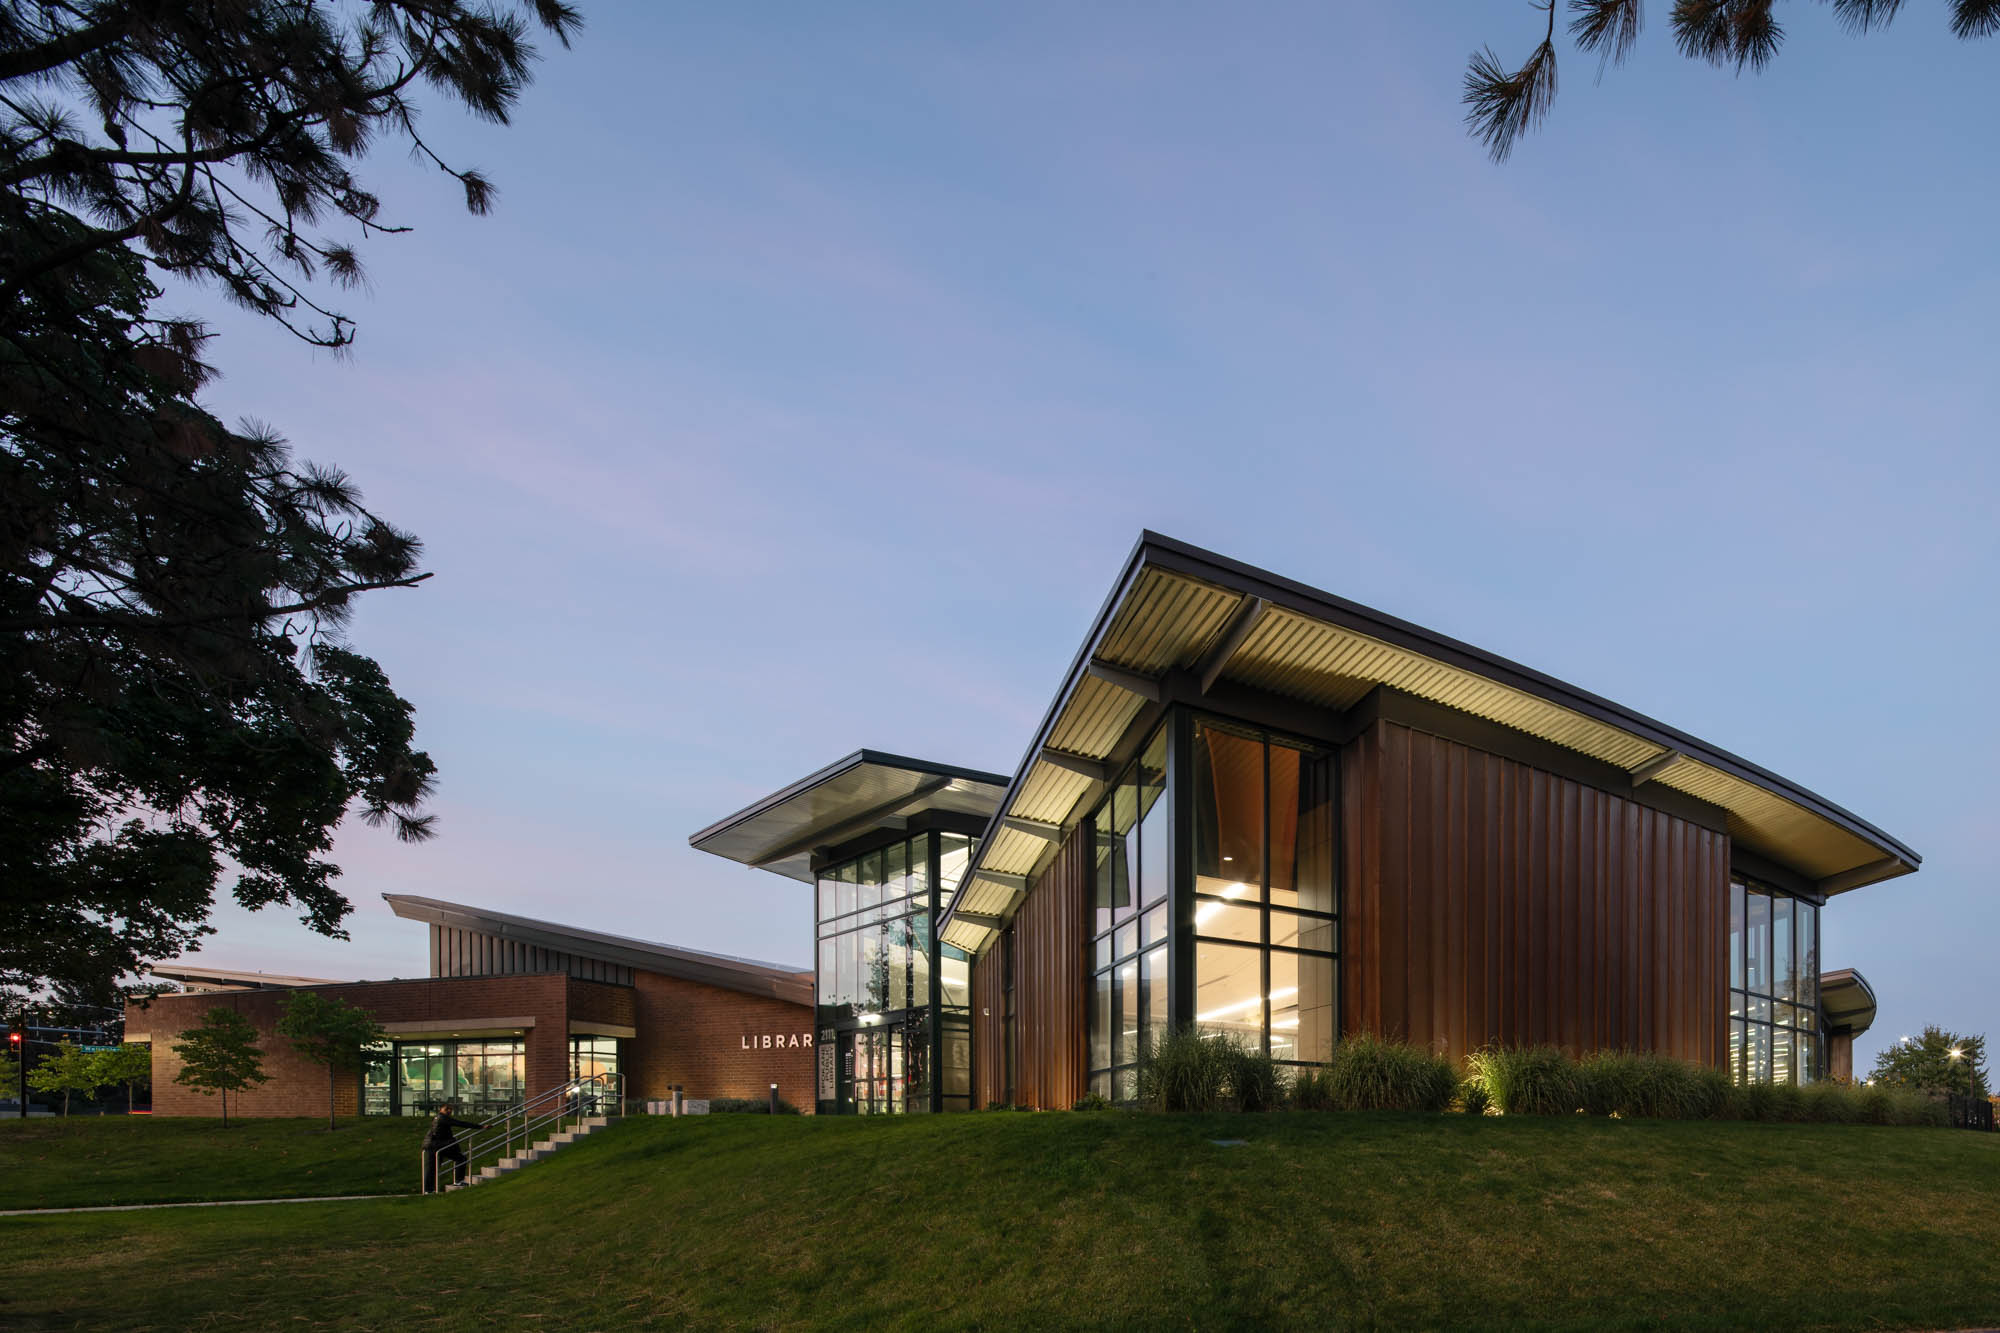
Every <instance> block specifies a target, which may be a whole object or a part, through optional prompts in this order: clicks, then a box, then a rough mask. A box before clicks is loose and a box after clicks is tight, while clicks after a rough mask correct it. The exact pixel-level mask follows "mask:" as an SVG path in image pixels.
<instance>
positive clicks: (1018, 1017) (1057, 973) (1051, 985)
mask: <svg viewBox="0 0 2000 1333" xmlns="http://www.w3.org/2000/svg"><path fill="white" fill-rule="evenodd" d="M1087 832H1088V826H1087V825H1078V826H1077V827H1076V828H1075V829H1073V830H1071V832H1070V835H1069V837H1068V839H1067V840H1066V841H1065V842H1064V843H1063V847H1062V850H1061V851H1059V852H1058V853H1057V854H1056V859H1055V860H1053V861H1051V862H1050V863H1049V865H1048V867H1047V868H1046V869H1045V870H1043V871H1042V873H1041V875H1039V876H1038V877H1037V878H1036V880H1035V882H1034V885H1033V887H1032V888H1030V889H1029V891H1028V896H1027V898H1026V899H1024V900H1023V901H1022V903H1021V910H1020V911H1019V912H1018V913H1017V914H1016V915H1015V917H1014V922H1013V927H1012V928H1013V931H1014V967H1015V972H1016V976H1015V981H1014V986H1015V990H1014V1024H1015V1042H1016V1045H1017V1052H1016V1060H1017V1064H1016V1067H1015V1070H1014V1097H1013V1100H1014V1103H1015V1104H1016V1105H1020V1106H1030V1107H1035V1108H1037V1109H1040V1110H1065V1111H1066V1110H1068V1109H1069V1108H1070V1107H1072V1106H1074V1105H1075V1104H1076V1100H1077V1098H1079V1097H1081V1096H1083V1094H1084V1090H1085V1088H1086V1086H1087V1084H1088V1080H1089V1069H1088V1068H1087V1067H1086V1064H1085V1061H1086V1059H1087V1052H1086V1050H1085V1046H1084V1043H1085V1040H1086V1032H1085V1023H1086V1021H1087V1013H1086V1009H1085V1004H1086V1002H1087V999H1088V994H1089V969H1088V966H1087V957H1086V953H1085V950H1086V948H1087V947H1088V944H1089V941H1088V939H1087V937H1086V935H1085V913H1086V911H1087V909H1088V907H1089V883H1090V879H1089V876H1090V868H1091V867H1090V840H1089V838H1088V837H1087V836H1086V834H1087ZM1005 957H1006V946H1005V944H1004V943H1003V942H1002V941H1001V940H999V939H995V940H994V942H993V944H992V945H991V947H989V948H988V949H987V950H986V952H985V953H983V954H981V955H980V956H979V958H978V959H977V960H976V961H975V962H974V963H973V967H972V1007H973V1029H974V1031H973V1056H972V1064H973V1096H974V1104H975V1105H977V1106H985V1105H986V1104H987V1103H988V1102H997V1101H1005V1100H1007V1082H1006V1079H1007V1073H1006V1064H1005V1060H1006V1044H1005V1043H1006V1029H1005V1024H1004V1020H1003V1015H1004V1014H1005V1012H1006V1010H1005V1007H1004V1006H1005V1003H1006V996H1005V993H1004V991H1003V988H1002V981H1001V968H1002V966H1003V965H1004V959H1005Z"/></svg>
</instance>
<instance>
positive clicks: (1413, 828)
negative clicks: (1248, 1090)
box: [1341, 722, 1729, 1065]
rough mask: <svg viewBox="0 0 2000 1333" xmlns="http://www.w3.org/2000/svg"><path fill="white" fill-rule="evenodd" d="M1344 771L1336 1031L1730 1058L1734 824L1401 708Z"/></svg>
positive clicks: (1348, 755) (1463, 1046) (1462, 1050)
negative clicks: (1677, 809)
mask: <svg viewBox="0 0 2000 1333" xmlns="http://www.w3.org/2000/svg"><path fill="white" fill-rule="evenodd" d="M1342 775H1343V789H1342V826H1343V833H1344V838H1343V842H1344V847H1343V862H1344V867H1343V868H1344V873H1343V876H1342V880H1343V885H1342V909H1343V921H1342V926H1341V929H1342V934H1343V940H1342V945H1343V947H1342V950H1341V954H1342V962H1341V968H1342V980H1341V1008H1342V1015H1343V1017H1342V1027H1343V1030H1345V1031H1348V1032H1375V1033H1379V1034H1381V1035H1383V1036H1387V1037H1393V1038H1400V1039H1405V1040H1409V1041H1413V1042H1417V1043H1419V1044H1422V1045H1427V1046H1431V1047H1434V1048H1436V1049H1438V1050H1440V1051H1442V1052H1444V1053H1446V1054H1449V1055H1450V1056H1452V1057H1453V1058H1462V1057H1464V1056H1465V1055H1466V1054H1468V1053H1470V1052H1471V1051H1474V1050H1476V1049H1478V1048H1479V1047H1480V1046H1482V1045H1484V1044H1486V1043H1489V1042H1499V1043H1501V1044H1503V1045H1509V1046H1515V1045H1533V1044H1540V1043H1548V1044H1552V1045H1557V1046H1562V1047H1564V1048H1565V1049H1568V1050H1570V1051H1573V1052H1583V1051H1590V1050H1597V1049H1631V1050H1650V1051H1661V1052H1665V1053H1668V1054H1672V1055H1676V1056H1679V1057H1681V1058H1684V1059H1688V1060H1695V1061H1699V1062H1701V1063H1704V1064H1718V1065H1719V1064H1721V1063H1722V1062H1723V1055H1724V1024H1725V1021H1726V1015H1727V988H1726V981H1727V976H1726V972H1725V968H1726V966H1727V960H1728V952H1727V951H1728V944H1729V937H1728V930H1729V918H1728V897H1727V894H1728V888H1729V840H1728V838H1727V837H1726V836H1725V835H1723V834H1720V833H1717V832H1715V831H1713V830H1710V829H1706V828H1702V827H1700V826H1699V825H1696V824H1692V823H1689V822H1687V821H1686V820H1682V819H1677V818H1675V817H1673V816H1671V815H1667V814H1663V813H1661V812H1659V811H1656V810H1652V809H1648V808H1647V807H1645V806H1641V805H1639V804H1637V803H1636V802H1634V801H1631V800H1627V799H1625V798H1623V797H1620V796H1618V795H1616V794H1613V793H1610V792H1604V791H1599V790H1597V789H1595V788H1592V787H1588V786H1585V785H1583V784H1581V783H1577V782H1573V781H1570V780H1568V779H1564V778H1559V777H1555V776H1553V775H1551V774H1548V773H1545V772H1542V771H1540V770H1538V769H1535V768H1531V767H1529V766H1528V765H1526V764H1521V763H1517V762H1515V761H1512V760H1508V759H1502V758H1500V757H1498V756H1496V755H1490V754H1486V753H1484V752H1482V751H1479V750H1475V749H1473V748H1471V747H1469V746H1466V745H1463V744H1460V743H1458V742H1455V741H1448V740H1444V739H1441V738H1439V737H1435V736H1431V735H1428V734H1425V733H1423V732H1419V731H1415V730H1412V729H1410V728H1408V727H1403V726H1399V725H1396V724H1393V723H1386V722H1385V723H1378V724H1377V725H1376V726H1374V727H1372V728H1370V729H1369V730H1368V731H1367V732H1364V733H1363V734H1362V735H1361V736H1360V737H1358V738H1357V739H1356V740H1355V741H1354V742H1353V743H1352V744H1351V745H1350V746H1349V747H1348V748H1347V750H1346V751H1345V752H1344V753H1343V756H1342Z"/></svg>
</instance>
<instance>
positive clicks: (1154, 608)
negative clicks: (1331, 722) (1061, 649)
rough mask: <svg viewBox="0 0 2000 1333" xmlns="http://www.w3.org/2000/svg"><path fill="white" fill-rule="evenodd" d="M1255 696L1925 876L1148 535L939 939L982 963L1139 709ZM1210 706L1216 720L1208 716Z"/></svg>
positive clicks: (1815, 857) (1450, 653) (1790, 804)
mask: <svg viewBox="0 0 2000 1333" xmlns="http://www.w3.org/2000/svg"><path fill="white" fill-rule="evenodd" d="M1231 684H1233V685H1235V686H1238V687H1250V688H1251V689H1254V690H1257V691H1260V692H1262V693H1263V694H1264V695H1267V696H1279V697H1280V698H1283V699H1289V700H1292V701H1295V702H1302V703H1304V704H1306V705H1308V706H1311V707H1317V708H1322V709H1326V710H1329V711H1331V712H1336V713H1338V712H1344V711H1346V710H1348V709H1351V708H1353V707H1355V706H1356V705H1357V704H1360V703H1361V702H1362V701H1363V700H1364V699H1365V698H1366V697H1367V696H1368V695H1369V694H1370V693H1371V692H1372V691H1374V690H1376V689H1378V688H1381V687H1387V688H1389V689H1392V690H1396V691H1401V692H1402V693H1405V694H1409V695H1414V696H1416V697H1418V698H1420V699H1424V700H1428V701H1429V702H1431V703H1433V704H1439V705H1442V706H1444V707H1446V708H1450V709H1455V710H1457V711H1459V712H1462V713H1466V714H1469V715H1471V716H1473V717H1477V718H1482V719H1484V720H1486V721H1488V722H1492V723H1498V724H1500V725H1502V726H1506V727H1510V728H1513V729H1514V730H1516V731H1520V732H1524V733H1526V734H1527V735H1529V736H1533V737H1537V738H1539V739H1540V740H1542V741H1545V742H1548V743H1550V744H1553V745H1557V746H1561V747H1563V748H1564V749H1567V750H1572V751H1575V752H1577V753H1579V754H1582V755H1586V756H1588V757H1590V758H1592V759H1595V760H1598V761H1600V762H1602V763H1604V764H1608V765H1611V766H1612V767H1615V768H1617V769H1619V770H1622V771H1623V773H1624V780H1625V781H1626V782H1627V783H1629V784H1630V786H1631V787H1633V788H1636V787H1638V786H1640V785H1641V784H1643V783H1647V782H1656V783H1659V784H1661V785H1662V786H1665V787H1671V788H1674V789H1676V790H1678V791H1680V792H1683V793H1685V794H1686V795H1688V796H1692V797H1695V798H1696V799H1698V800H1701V801H1704V802H1707V803H1708V804H1709V805H1711V806H1714V807H1717V808H1719V809H1720V810H1721V811H1722V812H1723V813H1724V815H1725V816H1726V823H1727V828H1728V832H1729V836H1730V838H1731V840H1732V842H1733V844H1734V845H1735V846H1737V847H1740V848H1743V849H1745V850H1746V851H1748V852H1749V853H1751V854H1753V855H1755V856H1757V857H1760V858H1762V859H1764V860H1765V861H1767V862H1770V863H1773V864H1775V865H1777V866H1780V867H1783V868H1784V869H1785V870H1787V871H1789V872H1791V873H1793V874H1796V875H1797V876H1799V877H1800V878H1801V879H1803V880H1804V881H1806V882H1807V883H1808V884H1809V885H1810V886H1811V887H1812V889H1813V890H1814V891H1815V892H1817V893H1819V894H1822V895H1825V894H1834V893H1842V892H1845V891H1847V890H1849V889H1856V888H1860V887H1861V886H1863V885H1866V884H1873V883H1876V882H1877V881H1880V880H1885V879H1889V878H1892V877H1893V876H1896V875H1904V874H1908V873H1910V872H1911V871H1913V870H1915V869H1916V868H1917V866H1918V864H1919V862H1920V860H1921V858H1919V857H1918V855H1917V854H1916V853H1915V852H1913V851H1911V850H1910V849H1909V848H1908V847H1906V846H1904V845H1903V844H1902V843H1900V842H1898V841H1897V840H1896V839H1894V838H1892V837H1890V836H1889V835H1888V834H1886V833H1884V832H1883V831H1882V830H1881V829H1878V828H1876V827H1875V826H1874V825H1872V824H1870V823H1868V822H1866V821H1865V820H1862V819H1861V818H1859V817H1858V816H1856V815H1853V814H1851V813H1849V812H1848V811H1846V810H1843V809H1841V808H1840V807H1839V806H1837V805H1834V804H1833V803H1832V802H1830V801H1828V800H1826V799H1824V798H1823V797H1820V796H1817V795H1815V794H1814V793H1812V792H1810V791H1808V790H1806V789H1805V788H1803V787H1801V786H1798V785H1797V784H1796V783H1792V782H1789V781H1787V780H1786V779H1784V778H1781V777H1779V776H1778V775H1777V774H1775V773H1773V772H1771V771H1770V770H1768V769H1764V768H1760V767H1758V766H1757V765H1755V764H1752V763H1750V762H1749V761H1748V760H1745V759H1741V758H1738V757H1737V756H1736V755H1733V754H1730V753H1729V752H1728V751H1726V750H1721V749H1718V748H1717V747H1715V746H1713V745H1710V744H1708V743H1707V742H1706V741H1702V740H1699V739H1697V738H1696V737H1693V736H1690V735H1688V734H1687V733H1686V732H1684V731H1679V730H1677V729H1675V728H1673V727H1669V726H1667V725H1666V724H1665V723H1663V722H1658V721H1655V720H1654V719H1652V718H1649V717H1646V716H1644V715H1642V714H1639V713H1635V712H1633V711H1632V710H1631V709H1629V708H1624V707H1621V706H1619V705H1618V704H1615V703H1613V702H1611V701H1610V700H1609V699H1605V698H1601V697H1599V696H1598V695H1595V694H1591V693H1589V692H1588V691H1585V690H1581V689H1578V688H1577V687H1576V686H1574V685H1570V684H1566V683H1565V682H1563V681H1560V680H1557V679H1556V678H1555V677H1553V676H1548V675H1544V674H1543V673H1541V672H1539V671H1535V670H1533V669H1531V668H1529V667H1525V666H1522V665H1520V664H1518V663H1516V662H1510V661H1508V660H1507V659H1505V658H1502V657H1497V656H1495V655H1494V654H1492V653H1488V652H1485V651H1483V650H1481V649H1478V648H1475V647H1473V646H1472V645H1470V644H1467V643H1462V642H1460V641H1458V640H1456V639H1451V638H1447V637H1446V636H1444V635H1442V634H1437V633H1434V632H1433V631H1431V630H1427V629H1424V628H1423V627H1422V626H1419V625H1413V624H1411V623H1410V622H1408V621H1406V620H1398V619H1396V618H1395V617H1394V616H1389V615H1384V614H1383V613H1382V612H1380V611H1375V610H1371V609H1369V608H1368V607H1365V606H1362V605H1360V604H1358V603H1355V602H1350V601H1348V600H1346V599H1345V598H1341V597H1336V596H1334V595H1333V594H1331V593H1326V592H1321V591H1319V590H1318V589H1315V588H1310V587H1307V586H1306V585H1305V584H1302V583H1296V582H1294V581H1292V580H1290V579H1286V578H1281V577H1279V576H1278V575H1276V574H1271V573H1267V572H1266V571H1264V570H1260V569H1256V568H1253V567H1252V566H1249V565H1245V564H1242V563H1240V562H1238V561H1235V560H1231V559H1229V558H1227V557H1225V556H1220V555H1216V554H1214V553H1213V552H1210V551H1204V550H1202V549H1200V548H1198V547H1194V546H1189V545H1187V544H1186V543H1184V542H1178V541H1175V540H1173V539H1172V538H1169V537H1162V536H1160V535H1158V534H1156V533H1152V532H1147V533H1144V534H1142V535H1141V537H1140V539H1139V542H1138V545H1137V546H1136V547H1135V548H1134V549H1133V552H1132V555H1131V558H1130V559H1129V560H1128V561H1127V562H1126V566H1125V570H1124V573H1123V574H1122V575H1121V576H1120V577H1119V580H1118V582H1117V584H1116V585H1115V586H1114V587H1113V589H1112V592H1111V596H1110V598H1109V599H1108V600H1107V601H1106V602H1105V603H1104V606H1103V608H1102V609H1101V610H1100V611H1099V612H1098V615H1097V619H1096V621H1095V623H1093V624H1092V626H1091V629H1090V634H1089V637H1087V638H1086V639H1085V640H1084V643H1083V646H1082V648H1081V649H1080V650H1079V651H1078V652H1077V655H1076V658H1075V660H1074V661H1073V662H1072V663H1071V664H1070V669H1069V672H1068V674H1067V675H1066V676H1065V677H1064V680H1063V683H1062V689H1061V691H1060V692H1059V693H1058V694H1057V695H1056V697H1055V701H1054V702H1053V703H1052V704H1051V705H1050V707H1049V711H1048V714H1047V715H1046V716H1045V717H1044V718H1043V720H1042V724H1041V728H1040V730H1039V731H1037V732H1036V734H1035V737H1034V743H1033V744H1032V745H1030V746H1029V747H1028V752H1027V755H1026V757H1025V758H1024V759H1023V760H1022V761H1021V766H1020V768H1019V769H1017V770H1016V771H1015V773H1014V776H1013V779H1012V780H1011V781H1010V782H1009V783H1008V784H1007V789H1006V793H1005V795H1004V797H1003V798H1002V800H1001V802H1000V806H999V809H998V810H997V811H995V813H994V816H993V819H992V820H991V822H990V823H989V824H988V826H987V830H986V836H985V837H984V838H983V839H982V840H981V842H980V846H979V852H978V856H977V858H976V860H975V861H974V863H973V866H972V868H971V871H970V873H969V874H968V875H967V876H966V877H965V879H964V881H963V882H962V884H961V886H960V888H959V890H958V892H957V894H956V895H955V897H954V898H953V901H952V905H951V907H950V908H949V910H948V912H947V914H946V916H945V919H944V922H943V925H942V932H941V933H942V936H943V938H944V939H945V940H947V941H949V942H950V943H952V944H956V945H958V946H959V947H961V948H964V949H968V950H972V951H975V952H976V951H977V950H979V949H981V948H984V947H985V945H986V943H987V942H988V941H989V940H990V939H991V938H992V937H993V925H992V923H993V922H995V921H998V920H1004V919H1005V918H1006V917H1007V916H1009V915H1011V914H1012V912H1013V910H1014V908H1015V907H1016V906H1018V904H1019V901H1020V899H1021V897H1022V894H1023V891H1024V889H1023V886H1024V884H1025V883H1027V882H1028V877H1031V876H1033V875H1034V874H1035V873H1036V872H1037V871H1038V870H1039V869H1040V867H1041V866H1042V865H1044V864H1046V863H1047V861H1048V860H1049V859H1051V857H1052V856H1053V848H1054V843H1052V842H1051V840H1050V838H1049V837H1048V836H1047V834H1046V832H1044V831H1045V830H1048V829H1050V828H1066V827H1067V826H1069V825H1071V824H1073V823H1075V822H1076V821H1077V820H1078V819H1081V818H1082V817H1083V816H1085V815H1087V814H1088V813H1089V811H1090V809H1091V808H1092V806H1093V805H1094V804H1095V803H1096V801H1097V800H1098V799H1099V798H1100V797H1101V795H1102V794H1103V792H1104V790H1105V786H1104V784H1105V783H1106V781H1107V780H1109V779H1111V778H1114V777H1115V776H1116V775H1115V774H1114V773H1112V772H1110V771H1109V768H1110V766H1109V763H1108V761H1109V760H1110V759H1111V757H1112V756H1113V752H1114V750H1115V749H1116V748H1117V747H1118V745H1119V743H1120V741H1121V740H1122V739H1123V738H1124V737H1125V733H1126V731H1127V730H1128V728H1130V727H1131V725H1132V724H1133V722H1134V721H1135V719H1137V718H1138V717H1139V715H1140V713H1141V712H1142V711H1143V710H1146V709H1148V708H1153V707H1156V706H1157V705H1159V704H1161V703H1163V702H1185V703H1189V704H1191V705H1193V706H1195V707H1200V706H1202V705H1203V701H1204V699H1206V698H1208V697H1209V696H1210V695H1211V692H1213V691H1216V690H1217V689H1218V687H1222V688H1224V689H1225V690H1226V689H1227V687H1228V685H1231ZM1210 706H1214V705H1212V704H1211V705H1210Z"/></svg>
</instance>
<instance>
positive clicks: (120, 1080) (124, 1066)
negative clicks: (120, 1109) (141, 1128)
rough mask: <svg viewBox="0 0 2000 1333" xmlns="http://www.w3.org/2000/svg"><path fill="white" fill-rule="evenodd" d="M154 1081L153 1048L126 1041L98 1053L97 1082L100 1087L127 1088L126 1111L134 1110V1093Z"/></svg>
mask: <svg viewBox="0 0 2000 1333" xmlns="http://www.w3.org/2000/svg"><path fill="white" fill-rule="evenodd" d="M152 1081H153V1048H152V1047H151V1046H147V1045H144V1044H142V1043H139V1042H130V1041H128V1042H126V1043H124V1044H123V1045H121V1046H118V1047H115V1048H114V1049H112V1050H108V1051H99V1052H98V1053H97V1082H98V1085H99V1086H100V1087H107V1088H116V1087H122V1088H124V1089H125V1112H126V1114H127V1115H130V1114H131V1112H132V1093H133V1090H134V1089H136V1088H140V1087H144V1086H147V1085H149V1084H151V1083H152Z"/></svg>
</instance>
